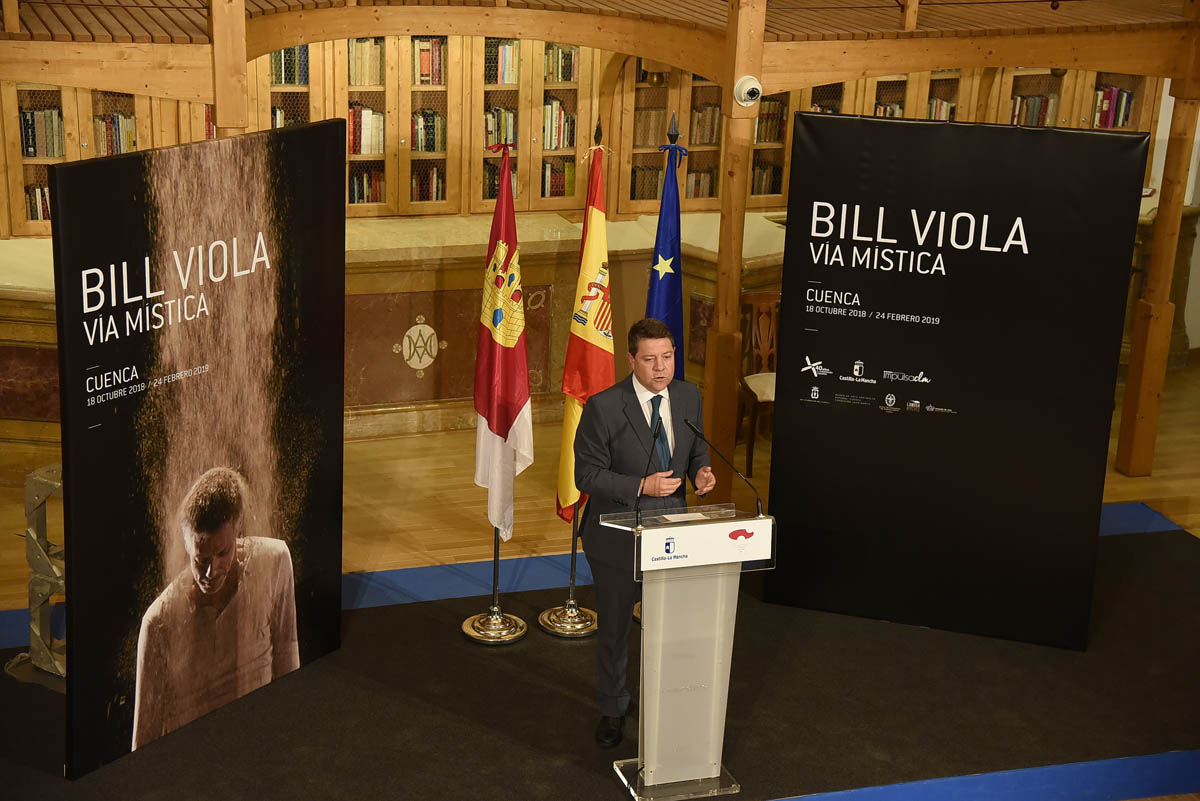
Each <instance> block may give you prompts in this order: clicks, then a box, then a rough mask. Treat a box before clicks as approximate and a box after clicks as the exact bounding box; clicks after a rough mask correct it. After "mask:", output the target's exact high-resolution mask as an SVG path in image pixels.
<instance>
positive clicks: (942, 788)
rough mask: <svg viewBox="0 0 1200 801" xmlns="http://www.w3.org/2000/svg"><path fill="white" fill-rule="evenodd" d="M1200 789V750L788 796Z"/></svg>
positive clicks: (838, 798) (854, 798)
mask: <svg viewBox="0 0 1200 801" xmlns="http://www.w3.org/2000/svg"><path fill="white" fill-rule="evenodd" d="M1195 792H1200V751H1175V752H1172V753H1168V754H1150V755H1149V756H1140V757H1128V758H1125V759H1106V760H1102V761H1100V762H1076V763H1074V764H1070V765H1050V766H1047V767H1044V768H1026V769H1023V770H1006V771H1001V772H999V773H981V774H979V775H977V776H954V777H951V778H948V779H929V780H927V781H922V782H909V783H907V784H890V785H884V786H881V787H863V788H860V789H857V790H842V791H840V792H836V793H817V794H815V795H806V796H795V797H794V798H791V799H783V800H782V801H795V799H798V798H801V797H803V798H804V799H806V801H963V800H964V799H970V801H1124V799H1130V798H1150V797H1153V796H1163V795H1182V794H1184V793H1195Z"/></svg>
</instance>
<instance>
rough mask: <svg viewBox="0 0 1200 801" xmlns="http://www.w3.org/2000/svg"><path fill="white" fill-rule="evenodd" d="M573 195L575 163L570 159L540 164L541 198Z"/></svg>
mask: <svg viewBox="0 0 1200 801" xmlns="http://www.w3.org/2000/svg"><path fill="white" fill-rule="evenodd" d="M574 194H575V162H574V161H572V160H570V159H563V160H561V161H544V162H542V197H567V196H569V195H574Z"/></svg>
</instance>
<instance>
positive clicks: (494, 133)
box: [483, 106, 517, 146]
mask: <svg viewBox="0 0 1200 801" xmlns="http://www.w3.org/2000/svg"><path fill="white" fill-rule="evenodd" d="M502 142H503V143H505V144H509V145H515V144H516V143H517V112H515V111H513V110H512V109H510V108H504V107H503V106H492V107H491V108H489V109H488V110H487V111H485V112H483V144H484V145H485V146H488V145H498V144H500V143H502Z"/></svg>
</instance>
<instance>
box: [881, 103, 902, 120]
mask: <svg viewBox="0 0 1200 801" xmlns="http://www.w3.org/2000/svg"><path fill="white" fill-rule="evenodd" d="M875 116H876V117H903V116H904V104H903V103H876V104H875Z"/></svg>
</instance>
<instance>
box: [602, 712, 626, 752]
mask: <svg viewBox="0 0 1200 801" xmlns="http://www.w3.org/2000/svg"><path fill="white" fill-rule="evenodd" d="M624 727H625V716H624V715H622V716H621V717H619V718H610V717H609V716H608V715H603V716H602V717H601V718H600V723H599V725H597V726H596V745H598V746H600V747H601V748H615V747H616V746H618V745H620V744H621V730H622V729H623V728H624Z"/></svg>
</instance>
